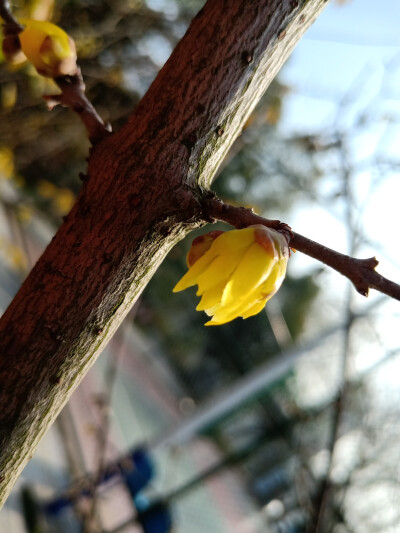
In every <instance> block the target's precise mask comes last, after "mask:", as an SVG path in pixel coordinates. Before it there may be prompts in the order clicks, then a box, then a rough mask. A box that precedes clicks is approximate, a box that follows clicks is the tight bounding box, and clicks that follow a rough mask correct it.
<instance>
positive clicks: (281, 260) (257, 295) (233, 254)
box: [173, 225, 289, 326]
mask: <svg viewBox="0 0 400 533" xmlns="http://www.w3.org/2000/svg"><path fill="white" fill-rule="evenodd" d="M288 258H289V246H288V243H287V240H286V238H285V237H284V235H283V234H282V233H279V232H277V231H275V230H273V229H269V228H267V227H265V226H262V225H257V226H251V227H248V228H245V229H241V230H232V231H227V232H222V233H221V232H211V233H209V234H206V235H204V236H202V238H201V237H198V238H197V239H195V240H194V241H193V244H192V247H191V249H190V250H189V253H188V256H187V263H188V267H189V270H188V272H187V273H186V274H185V275H184V276H183V278H182V279H181V280H180V281H179V282H178V283H177V285H176V286H175V287H174V289H173V291H174V292H179V291H182V290H184V289H187V288H188V287H191V286H192V285H198V291H197V293H196V294H197V296H201V300H200V303H199V304H198V306H197V307H196V309H197V310H198V311H205V312H206V313H207V315H208V316H211V317H212V320H210V321H208V322H207V323H206V326H216V325H220V324H225V323H226V322H230V321H231V320H233V319H235V318H237V317H242V318H248V317H249V316H252V315H255V314H257V313H259V312H260V311H261V310H262V309H263V308H264V306H265V304H266V302H267V301H268V300H269V299H270V298H271V297H272V296H273V295H274V294H275V293H276V292H277V290H278V289H279V287H280V286H281V284H282V281H283V279H284V277H285V274H286V265H287V261H288Z"/></svg>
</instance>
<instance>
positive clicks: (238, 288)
mask: <svg viewBox="0 0 400 533" xmlns="http://www.w3.org/2000/svg"><path fill="white" fill-rule="evenodd" d="M273 265H274V260H273V257H271V256H270V255H269V254H266V253H265V250H264V249H263V248H262V246H260V245H259V244H258V243H254V244H253V245H252V246H251V247H250V248H249V249H248V250H247V251H246V253H245V254H244V255H243V258H242V260H241V261H240V263H239V264H238V266H237V268H236V270H235V271H234V272H233V274H232V277H231V279H230V280H229V281H228V283H227V285H226V287H225V290H224V294H223V295H222V300H221V302H222V304H223V305H224V306H226V307H230V306H235V307H236V306H239V305H240V303H241V302H242V301H244V300H246V299H247V298H248V295H249V294H250V293H251V292H252V291H253V289H254V288H255V287H257V286H258V285H260V284H261V283H263V282H264V281H265V280H266V279H267V278H268V276H269V274H270V272H271V269H272V267H273Z"/></svg>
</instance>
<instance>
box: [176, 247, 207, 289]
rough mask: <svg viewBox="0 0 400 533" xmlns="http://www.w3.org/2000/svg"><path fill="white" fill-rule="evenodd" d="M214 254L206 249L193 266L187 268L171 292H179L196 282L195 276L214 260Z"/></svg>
mask: <svg viewBox="0 0 400 533" xmlns="http://www.w3.org/2000/svg"><path fill="white" fill-rule="evenodd" d="M215 257H216V256H215V254H214V253H213V252H212V250H208V251H207V252H206V253H205V254H204V255H202V256H201V257H200V259H198V260H197V261H196V262H195V264H194V265H193V266H191V267H190V268H189V270H188V271H187V272H186V274H185V275H184V276H183V277H182V278H181V279H180V280H179V281H178V283H177V284H176V285H175V287H174V288H173V289H172V292H179V291H183V290H185V289H187V288H188V287H191V286H192V285H196V284H197V277H198V276H199V275H200V274H201V273H202V272H203V271H204V270H205V269H206V268H207V267H208V265H209V264H210V263H211V262H212V261H214V260H215Z"/></svg>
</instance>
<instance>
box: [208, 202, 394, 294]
mask: <svg viewBox="0 0 400 533" xmlns="http://www.w3.org/2000/svg"><path fill="white" fill-rule="evenodd" d="M203 216H204V218H205V219H206V220H209V219H217V220H222V221H224V222H227V223H228V224H231V225H232V226H234V227H235V228H244V227H247V226H251V225H254V224H262V225H264V226H267V227H269V228H273V229H276V230H278V231H281V232H283V233H285V234H286V235H287V236H288V238H289V244H290V246H291V247H292V248H293V249H295V250H298V251H299V252H302V253H304V254H306V255H308V256H310V257H313V258H314V259H317V260H318V261H321V262H322V263H324V264H325V265H328V266H329V267H331V268H333V269H334V270H336V271H337V272H339V273H340V274H342V275H343V276H345V277H347V278H348V279H349V280H350V281H351V282H352V283H353V285H354V286H355V288H356V290H357V291H358V292H359V293H360V294H362V295H363V296H368V292H369V289H375V290H377V291H379V292H382V293H383V294H386V295H388V296H390V297H392V298H394V299H396V300H400V285H398V284H397V283H395V282H393V281H391V280H389V279H387V278H385V277H384V276H382V275H381V274H379V273H378V272H376V270H375V268H376V266H377V265H378V261H377V259H376V258H375V257H370V258H368V259H357V258H355V257H350V256H349V255H345V254H342V253H340V252H337V251H335V250H332V249H331V248H328V247H326V246H324V245H323V244H319V243H317V242H315V241H312V240H311V239H308V238H307V237H304V236H303V235H300V234H299V233H295V232H294V231H291V229H290V227H289V226H288V225H287V224H285V223H283V222H281V221H280V220H268V219H266V218H263V217H260V216H259V215H256V214H255V213H254V212H253V211H252V210H251V209H247V208H245V207H236V206H233V205H228V204H225V203H223V202H222V201H221V200H219V199H218V198H216V197H213V198H207V199H206V200H204V202H203Z"/></svg>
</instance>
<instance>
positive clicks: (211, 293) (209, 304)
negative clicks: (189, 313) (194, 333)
mask: <svg viewBox="0 0 400 533" xmlns="http://www.w3.org/2000/svg"><path fill="white" fill-rule="evenodd" d="M224 287H225V281H222V282H221V283H219V284H218V285H215V286H214V287H212V288H211V289H209V290H207V291H205V292H204V294H203V296H202V297H201V300H200V302H199V304H198V306H197V307H196V310H197V311H206V313H207V314H208V315H210V316H211V315H213V314H214V312H213V311H214V308H215V306H217V305H218V304H219V303H220V302H221V297H222V291H223V290H224Z"/></svg>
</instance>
